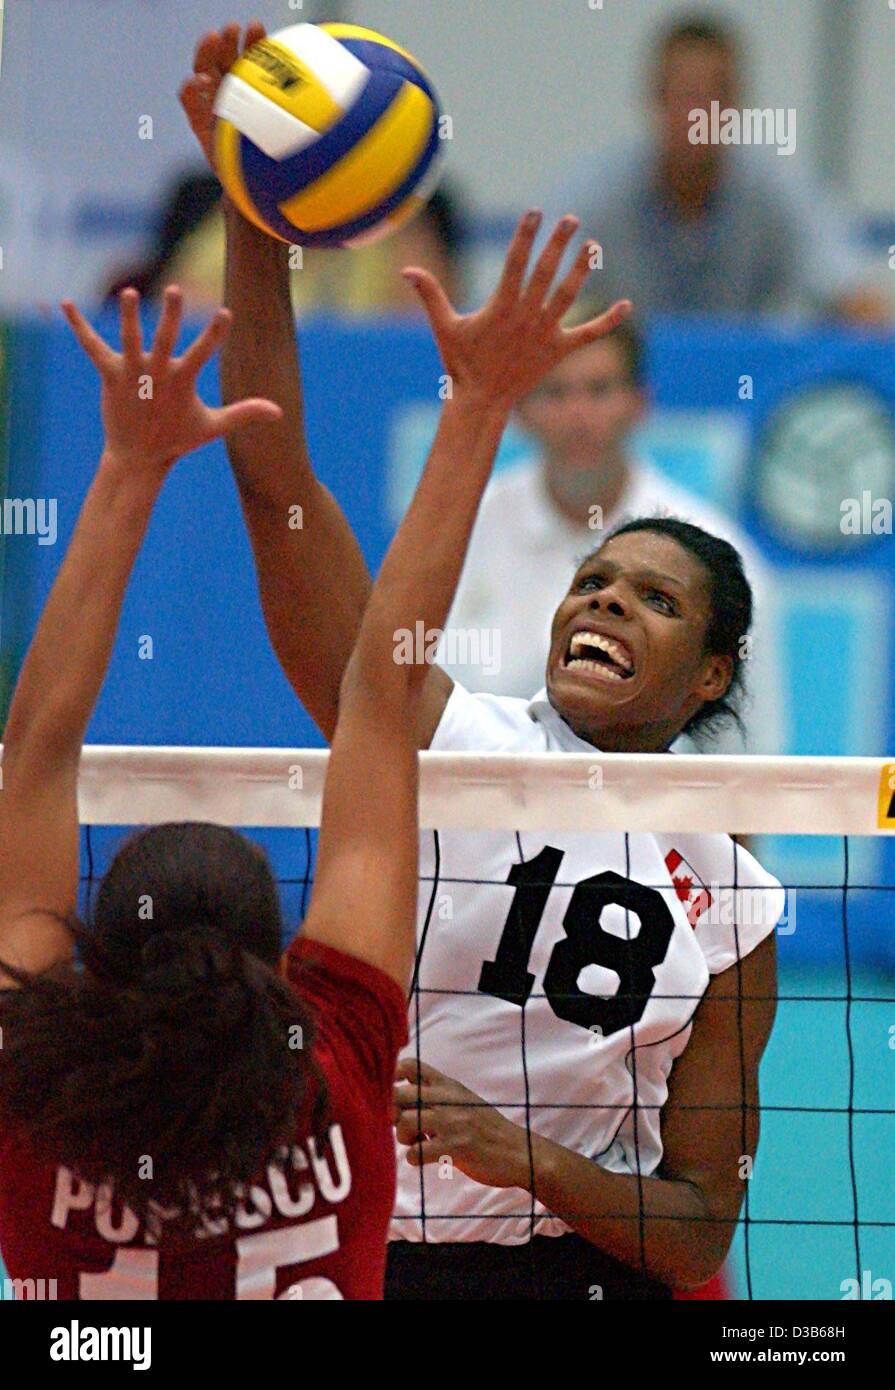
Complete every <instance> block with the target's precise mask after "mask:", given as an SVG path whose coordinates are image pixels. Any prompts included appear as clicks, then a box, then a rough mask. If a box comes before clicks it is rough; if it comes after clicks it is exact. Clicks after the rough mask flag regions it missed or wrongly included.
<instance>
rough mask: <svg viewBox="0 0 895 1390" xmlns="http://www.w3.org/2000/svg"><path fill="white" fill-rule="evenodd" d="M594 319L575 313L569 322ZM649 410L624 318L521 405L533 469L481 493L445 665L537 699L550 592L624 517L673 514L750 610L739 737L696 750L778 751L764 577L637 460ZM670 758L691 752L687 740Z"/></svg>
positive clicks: (475, 682) (445, 643) (739, 543)
mask: <svg viewBox="0 0 895 1390" xmlns="http://www.w3.org/2000/svg"><path fill="white" fill-rule="evenodd" d="M593 311H594V306H593V304H582V305H580V306H576V310H575V311H574V322H578V321H579V316H580V315H584V316H585V317H590V316H591V315H592V314H593ZM572 321H573V316H570V319H569V322H570V323H571V322H572ZM581 321H582V322H583V319H581ZM648 404H649V403H648V397H647V393H646V389H645V386H644V380H643V346H642V342H641V339H640V335H639V333H638V331H637V329H636V328H635V327H634V325H633V324H632V323H631V321H630V320H629V321H628V322H626V323H624V324H622V325H621V327H620V328H618V329H617V330H616V332H615V333H614V334H613V335H612V337H611V338H606V339H603V340H601V341H600V342H597V343H593V344H591V345H590V346H589V347H586V348H583V349H582V350H581V351H580V352H577V353H575V354H573V355H572V356H570V357H568V358H566V360H565V361H564V362H563V363H562V364H561V365H560V366H559V367H557V368H556V370H555V371H553V372H552V373H551V374H550V375H549V376H548V377H546V378H545V380H544V382H543V383H542V385H541V386H540V387H539V389H538V390H537V391H535V392H533V393H532V395H531V396H529V397H528V398H527V399H526V400H524V401H523V402H522V403H521V404H520V406H519V408H518V412H517V419H518V423H519V424H521V425H522V427H523V428H524V429H525V430H526V432H527V433H528V434H529V435H530V436H531V437H532V438H533V440H534V441H535V442H536V444H537V446H538V449H539V457H538V458H536V459H534V460H531V461H529V462H526V463H523V464H519V465H516V466H515V467H512V468H510V469H508V470H507V471H506V472H504V473H502V474H499V475H498V476H497V477H496V478H495V479H494V480H493V481H492V483H491V484H490V486H489V488H488V490H487V492H486V493H485V498H484V501H483V503H482V506H481V509H480V511H479V517H478V520H477V522H476V526H475V530H474V531H473V536H472V542H471V544H470V547H469V551H468V554H467V559H466V565H465V567H464V570H463V575H462V578H461V580H460V587H459V590H458V593H457V598H456V601H455V604H454V607H453V609H452V611H451V615H450V618H449V620H448V625H447V628H446V632H445V638H444V639H443V640H442V644H441V649H440V653H439V660H440V662H441V664H442V665H444V666H445V667H446V669H447V670H448V671H449V672H450V674H451V675H452V676H453V677H454V678H455V679H456V680H457V681H459V682H460V683H461V684H462V685H464V686H466V687H467V689H469V690H474V691H484V692H489V693H492V694H496V695H517V696H522V697H525V698H529V697H531V696H532V695H533V694H534V693H535V692H536V691H537V690H539V689H540V688H541V686H542V685H543V684H544V666H545V663H546V659H547V648H548V634H549V631H550V622H551V619H552V616H553V610H554V608H555V598H556V594H557V593H558V592H561V591H562V590H563V589H564V587H565V586H566V585H567V584H568V582H569V579H570V576H571V575H572V573H573V572H574V570H575V567H576V564H577V563H578V562H579V561H580V559H581V558H582V556H583V555H586V554H587V553H588V552H589V551H590V550H593V549H595V548H596V547H597V546H598V545H599V544H600V543H601V541H602V540H603V539H604V538H605V536H606V535H607V534H608V532H609V531H611V530H612V528H613V527H614V526H615V525H616V524H618V523H619V522H621V521H622V520H623V519H629V518H631V517H638V516H656V515H665V516H676V517H679V518H681V519H682V520H685V521H692V522H694V523H695V524H696V525H698V526H701V527H703V528H704V529H705V530H707V531H710V532H712V533H713V534H715V535H717V536H720V537H722V538H723V539H724V540H727V541H730V543H731V544H732V545H734V546H735V547H736V548H737V550H738V551H739V552H740V554H741V555H742V558H743V562H744V566H745V569H746V574H747V576H748V578H749V580H750V582H751V584H752V586H753V590H754V593H755V601H756V621H755V623H754V624H753V636H752V638H751V641H750V648H749V653H750V667H749V677H750V679H749V681H748V691H747V695H748V699H747V703H746V705H745V709H744V728H743V730H737V729H733V730H730V731H724V732H723V733H721V734H719V735H717V736H716V737H715V738H714V739H713V740H712V741H711V744H710V745H709V744H706V745H705V748H704V751H706V752H718V753H741V752H750V753H776V752H779V751H780V750H781V747H782V741H783V740H782V733H781V710H780V682H779V660H778V652H777V650H776V645H777V644H776V639H775V637H774V601H773V597H772V594H771V587H772V585H771V577H770V574H769V571H768V567H767V566H766V564H765V562H764V561H763V559H762V557H761V556H760V554H759V553H758V551H757V549H756V547H755V546H754V545H753V544H752V542H751V541H750V540H749V539H748V538H747V536H746V535H745V534H744V533H743V532H742V531H741V529H740V528H739V527H738V526H737V525H736V524H735V523H734V522H733V521H732V520H731V519H730V517H728V516H726V515H725V514H724V513H723V512H722V511H720V510H719V509H718V508H716V507H713V506H712V505H711V504H709V503H707V502H705V501H704V500H703V499H702V498H700V497H698V496H696V495H694V494H693V493H691V492H689V491H687V490H685V489H684V488H682V487H680V486H679V485H677V484H676V483H674V482H672V481H670V480H669V479H668V478H667V477H665V476H664V475H663V474H661V473H659V472H658V471H657V470H656V469H654V468H653V467H651V466H650V465H649V464H647V463H646V462H644V461H643V460H642V459H639V458H638V457H636V455H635V454H634V453H632V449H631V435H632V433H633V431H634V430H635V428H636V427H637V426H638V425H639V424H640V423H641V422H642V420H643V419H644V416H645V414H646V412H647V410H648ZM676 746H679V747H680V748H681V749H682V751H684V750H685V751H693V745H692V744H690V743H689V741H687V740H682V741H680V743H679V744H678V745H676Z"/></svg>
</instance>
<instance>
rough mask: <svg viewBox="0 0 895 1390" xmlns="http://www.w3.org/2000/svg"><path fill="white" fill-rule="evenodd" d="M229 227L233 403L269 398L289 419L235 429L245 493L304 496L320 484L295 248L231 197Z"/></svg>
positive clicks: (224, 384)
mask: <svg viewBox="0 0 895 1390" xmlns="http://www.w3.org/2000/svg"><path fill="white" fill-rule="evenodd" d="M224 217H225V222H226V230H227V252H226V270H225V297H224V302H225V304H226V305H227V307H228V308H229V309H230V310H231V311H232V313H233V325H232V328H231V331H230V335H229V338H228V341H227V344H226V346H225V348H224V350H223V352H222V354H221V392H222V396H223V399H224V401H225V402H226V403H228V404H229V403H230V402H231V401H236V400H240V399H243V398H244V397H246V396H266V397H268V398H269V399H271V400H274V401H276V403H277V404H278V405H279V406H280V407H281V408H282V411H283V415H282V419H280V420H278V421H275V422H273V423H268V422H265V423H264V424H260V425H259V424H253V425H250V426H246V427H245V428H243V429H241V430H238V431H234V433H233V434H232V435H231V436H230V437H229V438H228V440H227V452H228V454H229V456H230V462H231V464H232V467H233V471H234V473H235V475H236V481H237V483H238V485H239V488H240V490H241V491H242V492H243V493H244V495H249V496H254V497H256V498H257V499H258V500H259V501H265V502H267V503H268V504H270V505H276V506H278V507H279V506H281V505H283V504H284V503H285V504H286V505H287V506H288V505H291V504H293V503H296V502H298V503H301V502H302V501H303V498H302V496H301V495H300V494H301V493H302V491H303V490H305V489H307V488H308V487H312V486H314V485H315V480H314V476H313V471H312V469H311V463H310V459H309V457H308V451H307V445H306V442H305V427H304V401H303V397H302V384H301V367H300V362H299V354H298V344H297V341H296V333H295V316H294V314H293V310H292V300H291V295H290V289H289V247H288V246H286V244H285V243H284V242H280V241H276V240H275V239H274V238H273V237H271V236H268V235H267V234H266V233H265V232H262V231H260V230H259V228H257V227H254V226H253V225H252V224H251V223H250V222H248V221H247V220H246V219H245V218H244V217H243V216H242V215H241V213H239V212H238V211H237V210H236V209H235V208H234V207H233V205H232V203H230V202H229V200H228V199H226V198H225V200H224Z"/></svg>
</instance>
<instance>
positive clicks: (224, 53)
mask: <svg viewBox="0 0 895 1390" xmlns="http://www.w3.org/2000/svg"><path fill="white" fill-rule="evenodd" d="M239 33H240V29H239V25H238V24H235V23H232V24H227V25H225V27H224V28H223V29H222V30H221V31H220V33H218V32H217V30H212V31H211V32H210V33H208V34H203V36H202V38H201V39H200V40H199V42H198V44H197V46H196V52H195V55H194V57H193V74H192V76H191V77H188V78H187V80H186V81H185V82H184V84H183V86H182V87H181V89H180V104H181V106H182V107H183V109H184V111H185V112H186V115H187V120H188V121H189V123H190V125H191V126H192V129H193V134H194V135H195V137H196V139H197V140H198V141H199V144H200V145H201V146H202V148H203V150H204V151H205V157H206V158H207V160H208V162H209V164H210V165H211V166H212V168H214V102H215V98H216V96H217V94H218V87H220V85H221V82H222V81H223V79H224V77H225V76H226V74H227V73H228V72H229V71H230V69H231V68H232V66H233V64H234V63H235V62H236V59H237V58H238V57H239V55H240V53H244V52H245V50H246V49H247V48H251V46H252V44H253V43H257V42H258V40H259V39H263V38H266V36H267V30H266V29H265V28H264V25H263V24H261V23H259V21H258V20H253V21H252V22H251V24H248V25H247V26H246V31H245V34H244V35H243V39H242V43H241V44H240V41H239Z"/></svg>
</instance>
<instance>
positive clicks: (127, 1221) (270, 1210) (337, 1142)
mask: <svg viewBox="0 0 895 1390" xmlns="http://www.w3.org/2000/svg"><path fill="white" fill-rule="evenodd" d="M327 1139H328V1145H329V1148H330V1154H331V1159H330V1158H327V1157H326V1155H323V1156H321V1155H320V1154H319V1153H318V1151H317V1145H316V1143H315V1141H314V1140H313V1139H309V1140H308V1141H307V1142H306V1144H304V1145H303V1146H299V1145H297V1144H296V1145H293V1147H292V1150H291V1155H290V1158H289V1161H288V1163H287V1164H286V1166H285V1168H284V1169H280V1168H275V1167H268V1169H267V1172H266V1175H265V1180H264V1185H263V1186H262V1185H261V1184H260V1183H258V1184H253V1185H252V1186H251V1187H250V1188H249V1190H248V1192H247V1193H246V1195H245V1197H244V1199H243V1201H242V1202H240V1203H239V1204H238V1205H237V1207H236V1210H235V1213H234V1224H235V1226H236V1229H237V1230H240V1231H254V1230H257V1229H258V1227H259V1226H263V1225H264V1224H265V1223H266V1222H267V1221H268V1220H269V1219H270V1217H271V1216H272V1215H273V1214H274V1212H276V1213H278V1214H279V1215H280V1216H282V1217H286V1218H287V1219H289V1220H297V1219H298V1218H299V1217H304V1216H309V1215H310V1214H311V1213H312V1212H313V1210H314V1207H315V1204H318V1198H319V1197H322V1198H323V1200H324V1202H326V1203H329V1204H330V1205H333V1206H335V1205H337V1204H338V1203H339V1202H343V1201H344V1200H345V1198H346V1197H347V1196H348V1194H349V1192H350V1191H351V1169H350V1167H349V1164H348V1154H347V1153H346V1151H345V1141H344V1139H343V1137H342V1127H341V1125H331V1126H330V1128H329V1132H328V1135H327ZM290 1169H291V1174H290ZM299 1173H300V1174H302V1175H303V1176H302V1178H301V1179H300V1180H299V1181H297V1182H296V1181H295V1179H294V1177H292V1174H299ZM308 1179H312V1181H308ZM149 1207H150V1214H149V1216H148V1217H147V1220H146V1224H145V1226H144V1227H143V1229H142V1230H141V1227H140V1220H139V1218H138V1217H137V1216H136V1215H135V1214H134V1213H133V1212H132V1211H131V1209H130V1208H129V1207H127V1206H125V1205H123V1204H114V1203H113V1202H112V1201H111V1194H110V1192H109V1189H108V1188H106V1187H100V1188H98V1189H97V1188H94V1187H93V1186H92V1185H91V1184H90V1183H87V1182H82V1181H81V1180H80V1178H78V1177H76V1175H75V1174H74V1173H73V1172H72V1171H71V1169H70V1168H57V1170H56V1188H55V1191H54V1194H53V1208H52V1211H51V1213H50V1224H51V1225H53V1226H55V1227H56V1229H57V1230H61V1231H64V1230H65V1229H66V1228H67V1227H68V1224H69V1218H70V1217H71V1215H72V1213H73V1212H84V1211H90V1212H91V1214H92V1216H93V1223H94V1228H95V1230H96V1234H97V1235H98V1236H99V1237H100V1239H101V1240H107V1241H109V1242H110V1243H111V1244H113V1245H127V1244H131V1243H132V1242H134V1241H137V1240H139V1241H140V1242H142V1244H144V1245H157V1244H158V1242H159V1237H160V1235H161V1232H162V1227H163V1225H164V1223H165V1221H170V1220H171V1219H172V1218H173V1217H175V1216H177V1215H178V1213H177V1212H175V1211H170V1210H167V1211H166V1210H165V1209H164V1208H163V1207H160V1206H158V1205H157V1204H153V1203H150V1204H149ZM228 1229H229V1222H228V1221H227V1219H226V1218H218V1219H217V1220H213V1219H212V1218H211V1217H210V1216H208V1215H207V1214H206V1215H205V1216H204V1217H202V1218H199V1219H197V1223H196V1226H195V1227H194V1229H193V1230H192V1232H191V1234H192V1235H193V1237H194V1238H195V1239H197V1240H207V1239H208V1238H209V1237H211V1236H222V1235H226V1233H227V1231H228Z"/></svg>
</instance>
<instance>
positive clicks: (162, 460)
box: [62, 285, 283, 472]
mask: <svg viewBox="0 0 895 1390" xmlns="http://www.w3.org/2000/svg"><path fill="white" fill-rule="evenodd" d="M119 306H120V314H121V352H115V351H114V349H113V348H111V347H109V345H108V343H106V342H105V341H104V340H103V339H102V338H101V337H100V336H99V334H98V333H97V332H96V331H95V330H94V329H93V328H91V326H90V324H89V323H88V322H87V320H86V319H85V318H84V316H83V315H82V314H81V313H80V311H79V310H78V309H76V308H75V306H74V304H72V302H71V301H70V300H66V301H65V302H64V303H63V305H62V310H63V313H64V314H65V317H66V318H67V319H68V322H69V324H70V325H71V329H72V332H73V333H74V335H75V337H76V338H77V340H78V342H79V343H80V345H81V347H82V348H83V349H84V351H85V352H86V354H87V356H88V357H89V358H90V360H91V362H92V363H93V365H94V366H95V367H96V369H97V371H98V372H99V374H100V379H101V381H102V402H101V404H102V420H103V426H104V428H105V432H106V448H107V450H109V451H111V452H112V453H113V454H114V455H115V456H116V458H118V459H120V460H124V461H126V462H127V463H128V464H130V465H132V466H134V467H135V468H142V469H145V470H147V471H149V472H152V471H158V470H164V469H166V468H167V467H169V466H170V465H171V464H172V463H174V461H175V460H176V459H178V458H180V457H181V456H182V455H183V454H188V453H189V452H190V450H192V449H198V448H199V447H200V446H201V445H203V444H208V443H210V441H211V440H213V439H218V438H220V437H221V435H224V434H227V433H228V432H229V431H230V430H233V429H236V428H237V427H238V426H240V425H245V424H251V423H254V422H257V421H262V420H278V419H280V417H281V415H282V413H283V412H282V411H281V409H280V407H279V406H278V405H275V404H274V402H273V401H268V400H263V399H261V398H260V397H252V398H251V399H249V400H244V401H236V402H235V403H234V404H233V405H227V406H217V407H214V406H208V405H206V404H205V403H204V401H202V400H201V399H200V398H199V396H198V395H197V394H196V378H197V376H198V374H199V372H200V371H201V369H202V367H204V365H205V363H206V362H207V361H208V360H209V358H210V357H211V356H212V355H213V354H214V353H215V352H216V351H217V349H218V348H219V347H220V345H221V343H222V342H223V340H224V337H225V336H226V334H227V330H228V328H229V327H230V320H231V314H230V311H229V309H218V311H217V313H216V314H215V315H214V317H213V318H212V319H211V320H210V322H209V323H207V324H206V325H205V327H204V328H203V330H202V332H201V333H200V334H199V336H198V337H197V338H196V339H195V340H194V341H193V342H192V343H191V344H190V346H189V347H188V348H187V350H186V352H185V353H184V354H183V355H182V356H181V357H174V356H173V353H174V346H175V344H176V342H177V335H178V332H179V330H180V319H181V313H182V308H183V302H182V296H181V293H180V290H179V289H177V287H176V286H174V285H171V286H169V287H168V289H166V290H165V298H164V305H163V308H162V313H161V317H160V319H159V322H158V327H157V329H156V333H155V338H154V340H153V343H152V347H151V349H150V350H149V351H148V352H146V351H144V348H143V335H142V329H141V326H140V296H139V294H138V293H137V291H136V290H134V289H126V290H122V292H121V294H120V296H119Z"/></svg>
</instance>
